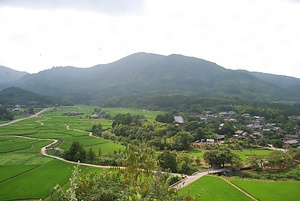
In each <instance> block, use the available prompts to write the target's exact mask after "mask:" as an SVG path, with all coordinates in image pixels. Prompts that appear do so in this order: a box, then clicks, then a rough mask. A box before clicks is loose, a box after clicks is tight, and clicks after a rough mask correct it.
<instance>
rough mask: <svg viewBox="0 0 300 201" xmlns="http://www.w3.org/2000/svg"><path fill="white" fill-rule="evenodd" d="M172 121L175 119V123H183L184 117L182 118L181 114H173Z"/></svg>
mask: <svg viewBox="0 0 300 201" xmlns="http://www.w3.org/2000/svg"><path fill="white" fill-rule="evenodd" d="M174 121H175V123H178V124H183V123H184V119H183V118H182V116H175V117H174Z"/></svg>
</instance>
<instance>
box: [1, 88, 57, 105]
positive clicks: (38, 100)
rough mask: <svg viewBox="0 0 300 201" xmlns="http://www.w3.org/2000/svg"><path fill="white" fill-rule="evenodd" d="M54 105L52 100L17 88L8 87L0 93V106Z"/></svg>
mask: <svg viewBox="0 0 300 201" xmlns="http://www.w3.org/2000/svg"><path fill="white" fill-rule="evenodd" d="M53 103H55V101H54V99H53V98H50V97H46V96H42V95H39V94H36V93H33V92H30V91H27V90H24V89H21V88H18V87H10V88H7V89H4V90H2V91H0V104H2V105H7V106H9V105H17V104H19V105H26V106H33V105H39V106H40V105H48V104H53Z"/></svg>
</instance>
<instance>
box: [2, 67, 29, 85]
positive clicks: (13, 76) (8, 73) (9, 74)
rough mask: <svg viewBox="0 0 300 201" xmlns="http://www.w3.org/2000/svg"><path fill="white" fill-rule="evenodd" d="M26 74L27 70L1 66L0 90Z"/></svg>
mask: <svg viewBox="0 0 300 201" xmlns="http://www.w3.org/2000/svg"><path fill="white" fill-rule="evenodd" d="M26 74H27V73H26V72H21V71H16V70H13V69H10V68H7V67H5V66H0V90H1V89H4V88H6V87H8V86H9V83H10V82H12V81H16V80H18V79H20V78H21V77H23V76H24V75H26Z"/></svg>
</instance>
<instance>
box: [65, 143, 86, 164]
mask: <svg viewBox="0 0 300 201" xmlns="http://www.w3.org/2000/svg"><path fill="white" fill-rule="evenodd" d="M63 158H65V159H67V160H70V161H75V162H77V161H80V162H85V161H86V151H85V150H84V148H83V146H82V144H80V143H79V142H78V141H74V142H73V143H72V145H71V147H70V148H69V149H68V150H66V151H64V152H63Z"/></svg>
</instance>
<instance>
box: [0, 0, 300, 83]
mask: <svg viewBox="0 0 300 201" xmlns="http://www.w3.org/2000/svg"><path fill="white" fill-rule="evenodd" d="M46 1H47V0H46ZM65 2H68V1H65ZM77 2H79V1H77ZM99 2H104V1H99ZM120 2H121V1H120ZM122 2H130V0H127V1H122ZM136 2H137V1H136V0H135V1H131V4H129V5H131V8H134V10H137V11H139V12H135V11H134V10H133V11H132V10H130V9H128V10H127V11H126V12H121V11H120V10H119V9H120V8H114V7H109V8H105V11H104V10H103V11H100V10H98V11H97V12H94V11H93V12H90V11H91V9H79V7H78V6H74V5H73V7H72V6H70V5H71V4H67V5H68V6H66V5H65V6H61V7H59V8H57V7H56V8H55V9H53V8H52V9H45V7H43V9H40V8H38V9H36V8H34V7H31V6H28V5H27V6H18V7H16V6H12V5H10V6H4V5H3V4H2V6H0V26H1V27H5V28H3V29H2V30H3V31H1V32H0V44H1V46H0V55H1V57H0V64H1V65H6V66H8V67H11V68H15V69H19V70H20V69H21V68H23V70H27V71H29V72H37V71H39V70H42V69H44V68H50V67H52V66H58V65H59V66H65V65H72V66H79V67H89V66H93V65H96V64H99V63H107V62H112V61H114V60H117V59H119V58H121V57H123V56H127V55H129V54H132V53H135V52H139V51H145V52H153V53H158V54H165V55H167V54H172V53H178V54H184V55H187V56H195V57H198V58H203V59H206V60H210V61H213V62H216V63H218V64H219V65H222V66H224V67H226V68H233V69H239V68H244V69H248V70H251V71H262V72H268V73H276V74H285V75H291V76H295V77H299V78H300V68H299V67H300V59H299V57H298V55H297V53H298V52H300V39H299V35H300V25H299V23H298V22H299V21H300V13H299V12H298V11H299V6H300V4H297V3H293V2H291V1H289V0H260V1H258V0H228V1H221V0H220V1H217V0H201V1H197V0H186V1H179V0H147V1H142V2H143V3H142V6H141V4H139V5H135V3H136ZM0 5H1V4H0ZM89 5H90V4H89ZM110 5H112V4H110ZM120 5H122V4H120ZM74 7H76V9H74ZM29 8H30V9H29ZM113 9H115V10H113ZM124 9H126V8H124ZM111 13H112V14H111ZM116 13H117V14H116ZM131 13H134V14H131ZM99 49H100V50H99ZM40 54H42V55H40Z"/></svg>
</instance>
